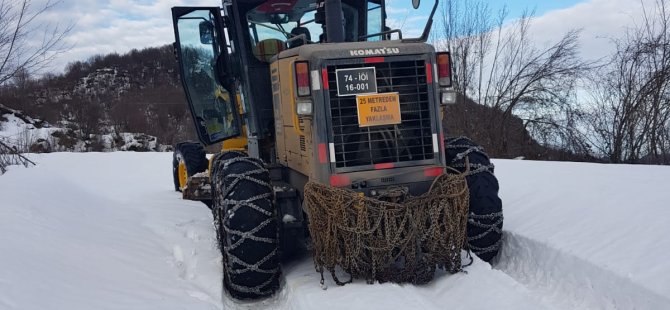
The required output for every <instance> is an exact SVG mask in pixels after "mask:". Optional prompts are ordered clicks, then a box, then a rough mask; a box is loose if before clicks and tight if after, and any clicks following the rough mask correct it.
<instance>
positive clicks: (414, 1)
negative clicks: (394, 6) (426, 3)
mask: <svg viewBox="0 0 670 310" xmlns="http://www.w3.org/2000/svg"><path fill="white" fill-rule="evenodd" d="M412 6H413V7H414V9H415V10H416V9H418V8H419V6H421V0H412Z"/></svg>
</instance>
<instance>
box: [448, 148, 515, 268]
mask: <svg viewBox="0 0 670 310" xmlns="http://www.w3.org/2000/svg"><path fill="white" fill-rule="evenodd" d="M445 145H446V157H447V164H448V165H450V166H451V167H453V168H455V169H456V170H458V171H460V172H465V171H466V170H467V167H466V158H467V159H468V162H469V164H470V172H469V173H468V175H466V180H467V182H468V187H469V189H470V211H469V212H468V226H467V235H468V246H469V248H470V249H471V250H472V252H474V253H475V254H476V255H477V256H478V257H479V258H481V259H482V260H484V261H486V262H490V261H491V260H492V259H493V258H494V257H495V256H496V255H497V254H498V251H499V250H500V244H501V242H502V227H503V214H502V201H501V200H500V198H499V197H498V190H499V185H498V179H497V178H496V177H495V175H494V174H493V172H494V166H493V164H491V160H490V159H489V157H488V155H487V154H486V153H484V149H483V148H482V147H481V146H479V145H477V144H475V143H474V142H472V141H471V140H470V139H468V138H466V137H458V138H449V139H446V140H445Z"/></svg>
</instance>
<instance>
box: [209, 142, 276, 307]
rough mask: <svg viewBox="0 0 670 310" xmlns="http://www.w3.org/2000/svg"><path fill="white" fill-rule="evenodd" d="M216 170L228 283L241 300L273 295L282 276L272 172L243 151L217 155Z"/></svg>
mask: <svg viewBox="0 0 670 310" xmlns="http://www.w3.org/2000/svg"><path fill="white" fill-rule="evenodd" d="M212 170H213V172H214V174H212V187H213V191H214V192H213V195H214V199H213V212H214V214H215V216H214V217H215V226H216V229H217V236H218V238H219V247H220V249H221V254H222V256H223V285H224V287H225V288H226V290H227V291H228V293H230V295H231V296H232V297H233V298H236V299H258V298H262V297H267V296H270V295H272V294H274V293H275V292H276V291H277V289H278V288H279V278H280V275H281V269H280V266H279V248H278V245H279V242H278V225H277V219H276V214H275V212H276V211H275V208H274V205H273V204H272V201H273V189H272V186H271V185H270V174H269V172H268V170H267V169H266V168H265V167H264V165H263V162H262V161H261V160H259V159H255V158H251V157H248V156H246V155H243V154H242V153H239V152H225V153H222V154H221V155H217V158H216V161H215V162H214V164H213V168H212Z"/></svg>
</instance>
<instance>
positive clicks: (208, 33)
mask: <svg viewBox="0 0 670 310" xmlns="http://www.w3.org/2000/svg"><path fill="white" fill-rule="evenodd" d="M199 28H200V43H201V44H212V43H214V25H213V24H212V23H211V22H210V21H201V22H200V25H199Z"/></svg>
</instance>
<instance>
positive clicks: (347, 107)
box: [327, 60, 435, 168]
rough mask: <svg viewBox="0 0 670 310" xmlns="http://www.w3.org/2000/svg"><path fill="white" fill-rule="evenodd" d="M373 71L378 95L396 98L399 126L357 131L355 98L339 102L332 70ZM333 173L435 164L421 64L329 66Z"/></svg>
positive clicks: (385, 63)
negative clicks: (390, 94) (394, 94)
mask: <svg viewBox="0 0 670 310" xmlns="http://www.w3.org/2000/svg"><path fill="white" fill-rule="evenodd" d="M360 67H375V68H376V74H377V90H378V92H379V93H387V92H398V93H399V94H400V111H401V118H402V123H401V124H399V125H388V126H374V127H367V128H360V127H359V126H358V116H357V108H356V96H348V97H338V96H337V81H336V75H335V70H337V69H348V68H360ZM327 72H328V84H329V85H331V87H330V90H329V93H328V95H329V100H330V113H331V117H332V121H331V126H332V130H333V137H332V138H333V140H332V141H333V143H334V145H335V161H336V163H335V165H336V167H337V168H349V167H357V166H366V165H375V164H383V163H403V162H411V161H419V160H431V159H434V156H435V154H434V153H433V140H432V133H433V131H432V126H431V125H432V121H431V118H430V102H429V98H430V96H429V94H428V85H427V81H426V69H425V61H424V60H409V61H391V62H383V63H372V64H346V65H329V66H327Z"/></svg>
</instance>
